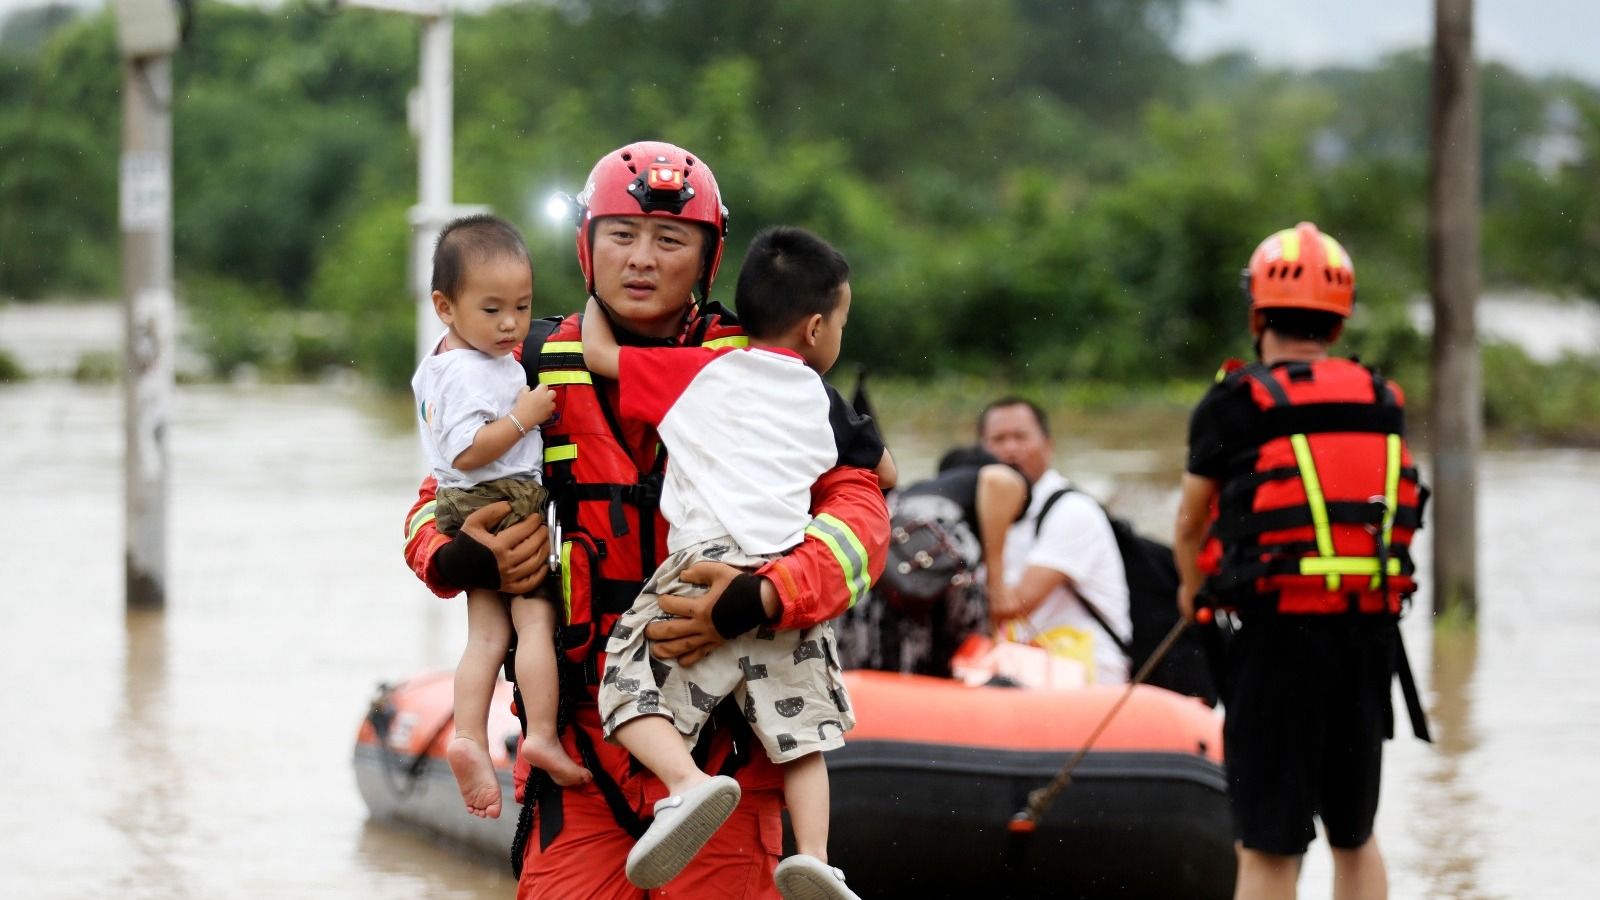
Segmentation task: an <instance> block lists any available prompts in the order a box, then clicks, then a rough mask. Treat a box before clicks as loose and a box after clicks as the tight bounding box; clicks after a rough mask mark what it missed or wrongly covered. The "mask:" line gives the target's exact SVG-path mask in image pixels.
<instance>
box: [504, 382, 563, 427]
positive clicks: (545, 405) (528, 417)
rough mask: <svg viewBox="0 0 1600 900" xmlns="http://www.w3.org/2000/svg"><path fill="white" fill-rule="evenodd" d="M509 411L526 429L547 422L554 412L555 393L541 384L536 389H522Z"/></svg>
mask: <svg viewBox="0 0 1600 900" xmlns="http://www.w3.org/2000/svg"><path fill="white" fill-rule="evenodd" d="M511 411H512V412H513V413H515V414H516V417H517V421H519V422H521V423H522V424H523V425H524V426H526V427H528V428H533V427H535V426H536V425H539V424H541V423H543V422H545V421H547V420H548V419H549V418H550V417H551V416H552V415H554V414H555V411H556V392H555V390H554V389H552V388H551V387H550V385H548V384H541V385H539V386H538V387H536V388H531V389H530V388H523V389H522V393H520V394H518V395H517V400H516V402H515V403H513V404H512V405H511Z"/></svg>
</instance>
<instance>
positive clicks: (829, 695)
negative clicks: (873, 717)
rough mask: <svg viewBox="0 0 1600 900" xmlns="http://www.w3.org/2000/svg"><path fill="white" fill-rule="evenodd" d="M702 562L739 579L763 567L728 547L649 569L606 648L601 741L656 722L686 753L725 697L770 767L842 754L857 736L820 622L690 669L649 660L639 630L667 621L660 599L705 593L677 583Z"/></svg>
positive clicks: (733, 647) (748, 643)
mask: <svg viewBox="0 0 1600 900" xmlns="http://www.w3.org/2000/svg"><path fill="white" fill-rule="evenodd" d="M703 559H713V560H716V561H718V562H725V563H728V564H729V565H734V566H739V567H741V568H746V569H754V568H755V567H757V566H759V565H761V564H762V563H764V562H766V560H765V559H761V558H757V557H750V556H745V555H744V554H742V553H740V552H739V550H738V548H737V547H736V546H734V545H733V542H732V540H731V539H726V538H725V539H722V540H719V541H706V542H704V543H701V544H696V545H694V546H692V547H689V548H687V549H684V550H681V551H679V552H677V553H674V554H673V555H671V556H669V557H667V560H666V561H665V562H663V563H662V564H661V567H660V568H658V569H656V572H655V574H654V575H652V576H651V577H650V580H649V581H648V582H646V583H645V587H644V593H642V594H640V595H639V599H638V600H637V601H635V603H634V604H633V608H632V609H630V610H628V611H627V612H626V613H624V614H623V616H622V618H621V619H619V620H618V621H617V625H616V627H615V628H613V629H612V631H611V638H610V640H609V641H608V642H607V643H606V671H605V676H604V678H603V679H602V681H601V684H600V718H601V721H602V722H604V723H605V734H606V737H608V738H609V737H611V733H612V732H613V731H615V730H616V728H617V727H618V726H620V725H622V724H623V723H624V722H627V721H629V720H630V719H634V718H637V717H639V716H646V715H660V716H665V717H666V718H667V719H668V720H669V721H671V722H672V723H673V724H674V725H676V726H677V728H678V733H679V734H681V735H683V741H684V744H685V745H686V746H688V747H690V748H693V746H694V744H695V742H696V740H698V738H699V736H700V729H701V727H702V726H704V725H705V723H706V720H707V719H709V718H710V716H711V711H712V710H714V709H715V708H716V707H717V704H718V703H720V702H721V701H722V699H723V698H724V697H727V696H730V695H731V696H733V698H734V699H735V700H736V701H738V703H739V707H740V708H741V709H742V710H744V715H745V719H746V721H748V722H749V723H750V727H751V729H752V730H753V731H754V732H755V733H756V736H757V737H758V738H760V740H761V744H762V746H764V747H765V748H766V750H767V756H769V757H770V758H771V759H772V761H773V762H777V763H784V762H789V761H790V760H793V759H797V758H799V757H801V756H805V755H806V754H808V753H811V752H814V751H817V750H831V749H833V748H835V747H840V746H843V745H844V733H845V732H846V731H849V730H850V729H851V728H853V727H855V716H854V715H853V714H852V713H851V710H850V700H849V697H848V695H847V694H846V693H845V687H844V681H843V679H842V678H841V677H840V670H839V651H838V649H837V648H836V647H835V645H834V641H833V629H832V628H831V627H830V626H829V625H828V623H826V622H824V623H823V624H821V625H814V626H812V627H810V628H806V629H802V630H796V631H774V630H772V629H771V628H767V627H765V626H763V627H761V628H756V629H753V630H751V631H748V632H746V633H744V634H742V635H740V636H738V637H736V638H734V639H733V640H731V641H728V642H727V643H725V644H723V645H721V646H720V647H718V648H717V649H716V650H714V651H712V653H711V655H710V656H707V657H706V658H705V659H702V660H700V661H699V662H697V663H695V664H694V665H693V666H687V667H686V666H680V665H679V664H678V662H677V661H676V660H659V659H656V658H655V657H653V656H651V655H650V647H649V645H648V642H647V640H646V639H645V636H644V629H645V626H647V625H649V624H650V623H651V622H653V621H655V620H656V619H658V618H670V617H668V616H665V615H664V614H663V613H662V612H661V605H660V603H659V602H658V601H657V599H656V598H657V596H658V595H660V594H672V595H679V596H692V595H694V594H698V593H703V592H704V590H705V589H704V588H703V587H701V586H700V585H691V584H685V583H684V582H682V581H679V580H678V574H679V573H680V572H682V571H683V570H684V569H686V568H688V567H689V566H691V565H693V564H694V563H696V562H699V561H701V560H703Z"/></svg>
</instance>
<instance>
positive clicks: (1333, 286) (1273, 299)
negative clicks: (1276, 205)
mask: <svg viewBox="0 0 1600 900" xmlns="http://www.w3.org/2000/svg"><path fill="white" fill-rule="evenodd" d="M1244 290H1245V294H1246V295H1247V296H1248V297H1249V298H1250V311H1251V312H1252V313H1255V312H1257V311H1259V310H1264V309H1312V310H1319V311H1321V312H1331V313H1334V314H1336V315H1338V316H1341V317H1344V318H1349V316H1350V311H1351V310H1352V309H1353V308H1354V307H1355V303H1356V270H1355V267H1354V266H1353V265H1352V264H1351V261H1350V254H1348V253H1346V252H1345V249H1344V247H1343V246H1342V245H1341V244H1340V243H1339V242H1338V241H1336V240H1334V239H1333V238H1332V237H1331V236H1330V235H1326V234H1323V233H1322V232H1321V231H1318V230H1317V226H1315V225H1313V224H1311V223H1310V222H1301V223H1300V224H1299V225H1296V226H1295V227H1293V228H1290V229H1286V230H1284V231H1280V232H1278V233H1277V234H1274V235H1272V236H1271V237H1269V238H1267V239H1266V240H1264V241H1262V242H1261V245H1260V246H1258V247H1256V252H1254V253H1252V254H1250V267H1249V268H1248V269H1245V271H1244Z"/></svg>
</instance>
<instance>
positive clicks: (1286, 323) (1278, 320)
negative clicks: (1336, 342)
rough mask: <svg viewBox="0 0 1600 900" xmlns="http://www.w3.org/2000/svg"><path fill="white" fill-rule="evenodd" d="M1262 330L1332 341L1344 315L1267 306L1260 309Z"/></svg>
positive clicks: (1306, 338) (1295, 336) (1336, 334)
mask: <svg viewBox="0 0 1600 900" xmlns="http://www.w3.org/2000/svg"><path fill="white" fill-rule="evenodd" d="M1258 315H1260V316H1261V327H1262V330H1267V329H1271V330H1272V331H1275V332H1277V333H1278V334H1281V335H1283V336H1284V337H1292V338H1303V339H1305V340H1309V341H1323V342H1332V341H1333V339H1334V338H1335V337H1338V335H1339V328H1340V326H1342V325H1344V317H1343V316H1341V315H1339V314H1338V313H1332V312H1328V311H1326V310H1320V309H1295V308H1289V307H1284V308H1268V309H1263V310H1261V311H1260V312H1259V313H1258Z"/></svg>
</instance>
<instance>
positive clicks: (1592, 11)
mask: <svg viewBox="0 0 1600 900" xmlns="http://www.w3.org/2000/svg"><path fill="white" fill-rule="evenodd" d="M68 2H72V3H73V4H74V5H78V6H99V5H102V4H101V0H68ZM271 2H272V0H268V3H269V5H271ZM486 2H492V0H466V2H465V3H461V2H460V0H458V5H467V6H472V7H481V6H483V5H486ZM40 3H41V0H0V14H5V13H9V12H10V11H12V10H15V9H20V8H22V7H25V6H37V5H40ZM1475 8H1476V18H1477V44H1478V52H1479V55H1480V56H1481V57H1487V58H1490V59H1495V60H1500V61H1502V62H1507V63H1510V64H1512V65H1513V66H1515V67H1516V68H1518V69H1520V70H1522V71H1525V72H1528V73H1531V74H1539V75H1545V74H1552V73H1563V74H1567V75H1575V76H1578V77H1580V78H1583V79H1585V80H1586V81H1589V82H1591V83H1594V84H1597V85H1600V52H1597V51H1600V0H1477V2H1476V7H1475ZM1432 36H1433V0H1191V2H1190V3H1189V13H1188V16H1187V18H1186V20H1185V22H1184V25H1183V28H1182V30H1181V32H1180V33H1179V36H1178V46H1179V50H1180V52H1182V53H1183V54H1184V55H1185V56H1187V57H1191V58H1193V57H1203V56H1208V55H1210V54H1212V53H1216V52H1218V51H1221V50H1232V49H1242V50H1245V51H1247V52H1249V53H1250V54H1251V55H1253V56H1255V57H1256V59H1258V60H1259V61H1260V62H1262V63H1263V64H1266V65H1281V66H1291V67H1309V66H1317V65H1324V64H1327V63H1355V64H1361V63H1366V62H1370V61H1372V60H1373V59H1375V58H1377V57H1379V56H1381V55H1383V54H1384V53H1387V52H1389V51H1392V50H1398V49H1403V48H1407V47H1418V46H1423V45H1426V44H1428V43H1430V42H1431V41H1432Z"/></svg>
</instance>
